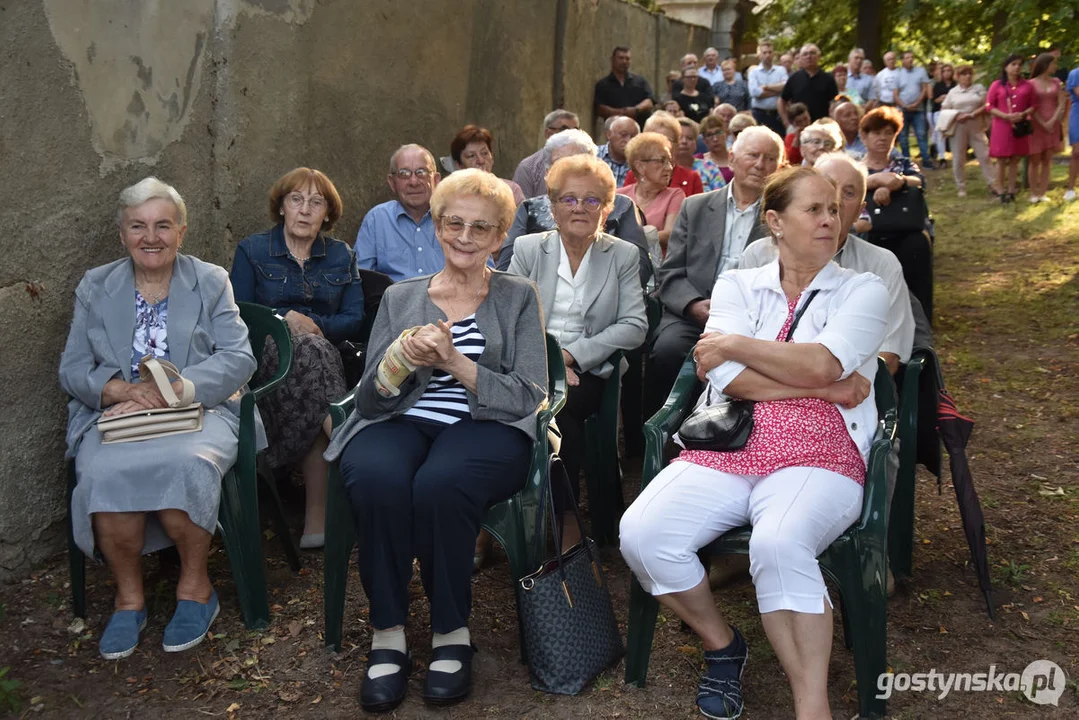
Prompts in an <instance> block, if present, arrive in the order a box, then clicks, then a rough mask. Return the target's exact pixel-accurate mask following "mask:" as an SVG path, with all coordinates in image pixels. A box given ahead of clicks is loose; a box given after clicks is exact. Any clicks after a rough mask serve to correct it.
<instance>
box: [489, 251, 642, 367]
mask: <svg viewBox="0 0 1079 720" xmlns="http://www.w3.org/2000/svg"><path fill="white" fill-rule="evenodd" d="M561 242H562V240H561V236H560V235H559V234H558V231H557V230H550V231H548V232H545V233H536V234H535V235H523V236H521V237H519V238H517V243H516V248H515V252H514V253H513V260H511V261H510V272H511V273H516V274H517V275H523V276H524V277H526V278H528V279H529V280H531V281H532V282H534V283H536V285H537V286H538V287H539V294H540V300H541V301H542V303H543V314H544V317H550V315H551V309H552V308H553V307H554V296H555V289H556V287H557V286H558V265H559V262H560V261H561V258H562V247H561ZM637 259H638V252H637V248H636V246H634V245H631V244H630V243H628V242H626V241H625V240H619V239H618V238H616V237H614V236H612V235H608V234H606V233H600V234H599V235H598V236H597V237H596V240H595V244H594V245H593V246H592V252H591V255H590V256H589V260H588V263H589V266H588V277H587V278H586V279H585V284H584V290H583V294H584V334H583V335H582V336H581V337H579V338H577V339H576V340H574V341H573V342H571V343H568V344H566V345H564V346H563V349H564V350H566V351H567V352H569V353H570V354H571V355H573V358H574V359H575V360H576V361H577V367H578V368H580V369H581V370H582V371H583V372H592V373H594V374H595V375H598V376H599V377H603V378H606V377H610V374H611V370H612V369H613V368H611V367H610V366H609V365H608V364H607V363H606V362H605V361H606V360H607V358H608V357H609V356H610V355H611V353H613V352H614V351H616V350H632V349H634V348H636V347H639V346H640V345H641V343H643V342H644V337H645V335H646V334H647V333H648V317H647V315H646V314H645V309H644V293H643V292H642V291H641V284H640V282H639V281H638V278H637V264H638V263H637Z"/></svg>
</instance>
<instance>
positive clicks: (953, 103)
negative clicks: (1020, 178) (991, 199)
mask: <svg viewBox="0 0 1079 720" xmlns="http://www.w3.org/2000/svg"><path fill="white" fill-rule="evenodd" d="M955 78H956V80H958V82H959V84H958V85H956V86H955V87H953V88H952V89H951V90H949V91H948V95H947V96H946V97H945V98H944V103H943V104H942V105H941V108H942V109H944V110H956V111H958V113H959V115H957V116H956V118H955V121H954V123H953V124H952V127H953V128H954V129H955V130H954V133H953V134H952V173H953V174H954V175H955V185H956V187H957V188H959V197H966V196H967V173H966V165H967V148H968V147H970V148H973V149H974V157H976V158H977V159H978V165H979V166H981V169H982V176H983V177H985V183H986V185H988V186H989V191H990V192H991V193H993V194H994V195H999V194H1000V190H1001V189H1000V188H997V187H996V181H995V180H994V178H993V164H992V162H991V161H990V159H989V141H988V140H987V139H986V137H985V94H986V92H985V88H984V87H982V85H981V84H980V83H979V84H975V83H974V68H972V67H971V66H970V65H960V66H959V67H958V68H956V70H955Z"/></svg>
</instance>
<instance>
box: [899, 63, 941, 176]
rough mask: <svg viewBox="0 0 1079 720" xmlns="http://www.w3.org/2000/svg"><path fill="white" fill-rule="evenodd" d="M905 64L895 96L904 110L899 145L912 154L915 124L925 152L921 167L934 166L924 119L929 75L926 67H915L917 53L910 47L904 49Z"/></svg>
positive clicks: (908, 155)
mask: <svg viewBox="0 0 1079 720" xmlns="http://www.w3.org/2000/svg"><path fill="white" fill-rule="evenodd" d="M902 62H903V67H901V68H899V70H897V71H896V72H897V75H896V89H897V90H898V93H897V96H896V99H897V100H898V102H897V106H898V107H899V108H900V109H901V110H902V111H903V129H902V130H900V131H899V147H900V148H902V150H903V154H904V155H906V156H907V157H908V158H909V157H911V154H910V128H911V127H913V128H914V136H915V137H916V138H917V139H918V151H919V152H920V153H921V156H922V167H923V168H926V169H930V170H931V169H932V168H933V167H934V164H933V160H932V157H933V153H932V152H931V151H930V149H929V143H928V142H927V135H928V133H927V132H926V131H927V125H926V121H925V100H926V98H928V97H929V96H930V92H931V91H930V84H929V75H927V74H926V72H925V68H923V67H914V53H912V52H911V51H910V50H906V51H904V52H903V60H902Z"/></svg>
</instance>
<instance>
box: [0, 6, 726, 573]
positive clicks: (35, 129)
mask: <svg viewBox="0 0 1079 720" xmlns="http://www.w3.org/2000/svg"><path fill="white" fill-rule="evenodd" d="M557 7H558V1H557V0H535V1H533V2H524V1H523V0H521V1H518V0H514V1H512V2H511V1H506V0H432V1H431V2H426V3H402V2H399V0H364V2H354V1H353V0H319V1H318V2H316V0H185V1H184V2H160V3H142V2H133V1H132V0H93V2H91V1H90V0H38V1H31V0H26V1H18V2H16V1H15V0H0V68H2V70H0V167H2V168H4V172H3V173H0V197H3V198H4V203H3V205H2V207H0V252H2V255H3V258H4V262H3V263H0V383H2V387H3V388H4V393H5V400H4V402H3V403H2V405H3V408H4V412H3V413H2V414H0V460H2V462H0V579H4V578H10V577H13V576H18V575H19V574H20V573H22V572H24V571H25V570H26V569H28V568H29V567H30V566H31V565H32V564H34V563H36V562H39V561H40V560H41V559H43V558H44V557H45V556H47V555H48V554H50V553H52V552H55V551H56V550H58V549H60V548H61V547H62V539H63V524H62V520H63V517H64V515H65V512H66V509H65V504H64V479H63V477H64V476H63V450H64V448H63V436H64V426H65V424H66V412H65V410H64V405H63V402H64V398H63V395H62V393H61V391H60V389H59V387H58V384H57V380H56V372H57V366H58V363H59V355H60V351H61V350H62V348H63V344H64V339H65V337H66V335H67V331H68V325H69V323H70V319H71V307H72V291H73V289H74V287H75V284H76V283H77V282H78V280H79V278H80V277H81V276H82V273H83V272H84V271H85V270H86V269H88V268H91V267H94V266H96V265H100V264H102V263H105V262H108V261H110V260H113V259H115V258H117V257H119V256H120V253H121V252H122V250H121V248H120V246H119V242H118V236H117V234H116V230H115V226H114V220H115V207H114V202H115V198H116V196H117V193H118V192H119V191H120V190H121V189H122V188H123V187H125V186H127V185H129V184H131V183H132V182H135V181H137V180H138V179H140V178H142V177H144V176H145V175H147V174H151V173H152V174H155V175H157V176H159V177H161V178H162V179H164V180H166V181H168V182H170V183H172V184H174V185H175V186H176V187H177V189H178V190H179V191H180V192H181V194H183V196H184V198H185V200H186V201H187V204H188V209H189V220H188V224H189V230H188V233H187V236H186V240H185V251H187V252H190V253H191V254H194V255H197V256H199V257H201V258H203V259H206V260H210V261H213V262H217V263H220V264H222V265H225V266H227V265H228V264H229V262H230V261H231V258H232V254H233V251H234V248H235V245H236V242H238V241H239V240H240V239H241V238H243V237H244V236H246V235H248V234H250V233H252V232H256V231H259V230H262V229H264V228H265V227H266V226H267V225H268V218H267V210H266V191H267V190H268V189H269V186H270V185H271V184H272V182H273V181H274V180H275V179H276V178H277V177H278V176H280V175H281V174H282V173H283V172H285V171H287V170H289V169H291V168H293V167H295V166H297V165H309V166H313V167H318V168H320V169H322V170H324V171H326V172H327V173H328V174H329V176H330V177H331V178H333V179H334V182H335V183H336V185H337V187H338V189H339V190H340V191H341V194H342V196H343V198H344V203H345V215H344V218H343V219H342V221H341V223H340V224H339V226H338V229H337V233H336V234H337V235H338V236H339V237H341V238H344V239H349V240H351V238H353V237H354V236H355V233H356V230H357V228H358V227H359V224H360V221H361V220H362V219H363V214H364V212H365V211H366V209H367V208H369V207H370V206H371V205H373V204H375V203H378V202H381V201H383V200H385V199H387V198H388V197H389V191H388V188H387V186H386V182H385V176H386V164H387V161H388V159H389V155H390V153H391V152H392V151H393V149H394V148H396V147H397V146H398V145H401V144H402V143H405V142H419V143H422V144H424V145H426V146H427V147H429V148H431V149H432V150H433V151H434V152H435V154H436V155H444V154H448V151H449V142H450V139H451V138H452V137H453V134H454V133H455V132H456V131H457V130H458V129H459V128H460V127H461V126H462V125H464V124H465V123H467V122H476V123H480V124H483V125H486V126H487V127H489V128H491V130H492V132H493V133H494V135H495V138H496V148H495V150H496V157H497V163H496V171H497V172H498V173H499V174H501V175H507V176H508V175H509V174H511V173H512V172H513V168H514V167H515V166H516V163H517V161H518V160H520V158H522V157H524V156H525V155H527V154H529V153H531V152H533V151H534V150H535V149H536V147H537V146H538V142H539V136H538V132H539V127H540V124H541V122H542V119H543V116H544V114H545V113H547V112H548V111H550V110H551V109H552V107H553V105H552V102H553V99H552V98H553V93H554V88H555V78H554V67H555V49H556V47H557V45H558V42H557V38H556V32H557V30H556V28H557ZM566 9H567V29H566V33H565V37H564V38H563V42H564V57H565V72H564V75H563V77H562V84H563V86H564V93H565V95H564V96H565V106H566V107H568V108H570V109H573V110H575V111H577V112H579V113H581V115H582V120H583V123H582V124H583V126H584V127H586V128H588V127H591V124H590V121H591V119H592V118H591V115H592V110H591V104H592V86H593V84H594V83H595V81H596V79H598V78H599V77H601V76H602V75H604V74H606V73H607V72H608V67H609V56H610V51H611V48H612V47H614V46H615V45H618V44H628V45H630V46H632V47H633V51H634V68H633V69H634V71H635V72H638V73H641V74H643V75H645V76H646V77H647V78H648V79H649V81H650V82H652V83H653V86H654V87H656V89H657V92H659V91H662V87H661V86H660V85H657V80H659V79H660V78H662V74H663V73H665V72H666V70H667V69H669V68H672V67H677V64H678V58H679V57H680V56H681V55H682V54H683V53H684V52H686V51H687V50H688V49H693V50H696V51H698V52H699V51H700V50H701V49H702V47H703V45H704V43H705V41H706V40H705V39H706V35H707V31H706V30H705V29H704V28H697V27H694V26H689V25H685V24H683V23H678V22H674V21H671V20H668V19H666V18H664V17H661V16H656V15H650V14H648V13H646V12H644V11H642V10H641V9H640V8H637V7H635V6H630V5H627V4H625V3H622V2H620V1H619V0H567V2H566ZM601 142H602V140H601Z"/></svg>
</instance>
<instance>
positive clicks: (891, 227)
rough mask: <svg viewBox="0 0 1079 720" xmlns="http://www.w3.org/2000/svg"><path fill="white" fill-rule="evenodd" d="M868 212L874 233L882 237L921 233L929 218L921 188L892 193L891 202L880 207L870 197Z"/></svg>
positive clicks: (867, 206)
mask: <svg viewBox="0 0 1079 720" xmlns="http://www.w3.org/2000/svg"><path fill="white" fill-rule="evenodd" d="M866 211H867V212H868V213H869V217H870V219H871V220H872V223H873V229H872V232H874V233H880V234H882V235H895V234H899V233H911V232H921V231H922V230H925V221H926V218H928V217H929V207H928V206H927V205H926V204H925V195H924V194H923V193H922V189H921V188H919V187H911V186H909V185H908V186H906V187H904V188H902V189H900V190H895V191H893V192H892V198H891V202H889V203H888V204H887V205H878V204H877V203H876V201H875V200H874V199H873V196H872V195H870V196H869V199H868V200H867V201H866Z"/></svg>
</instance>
